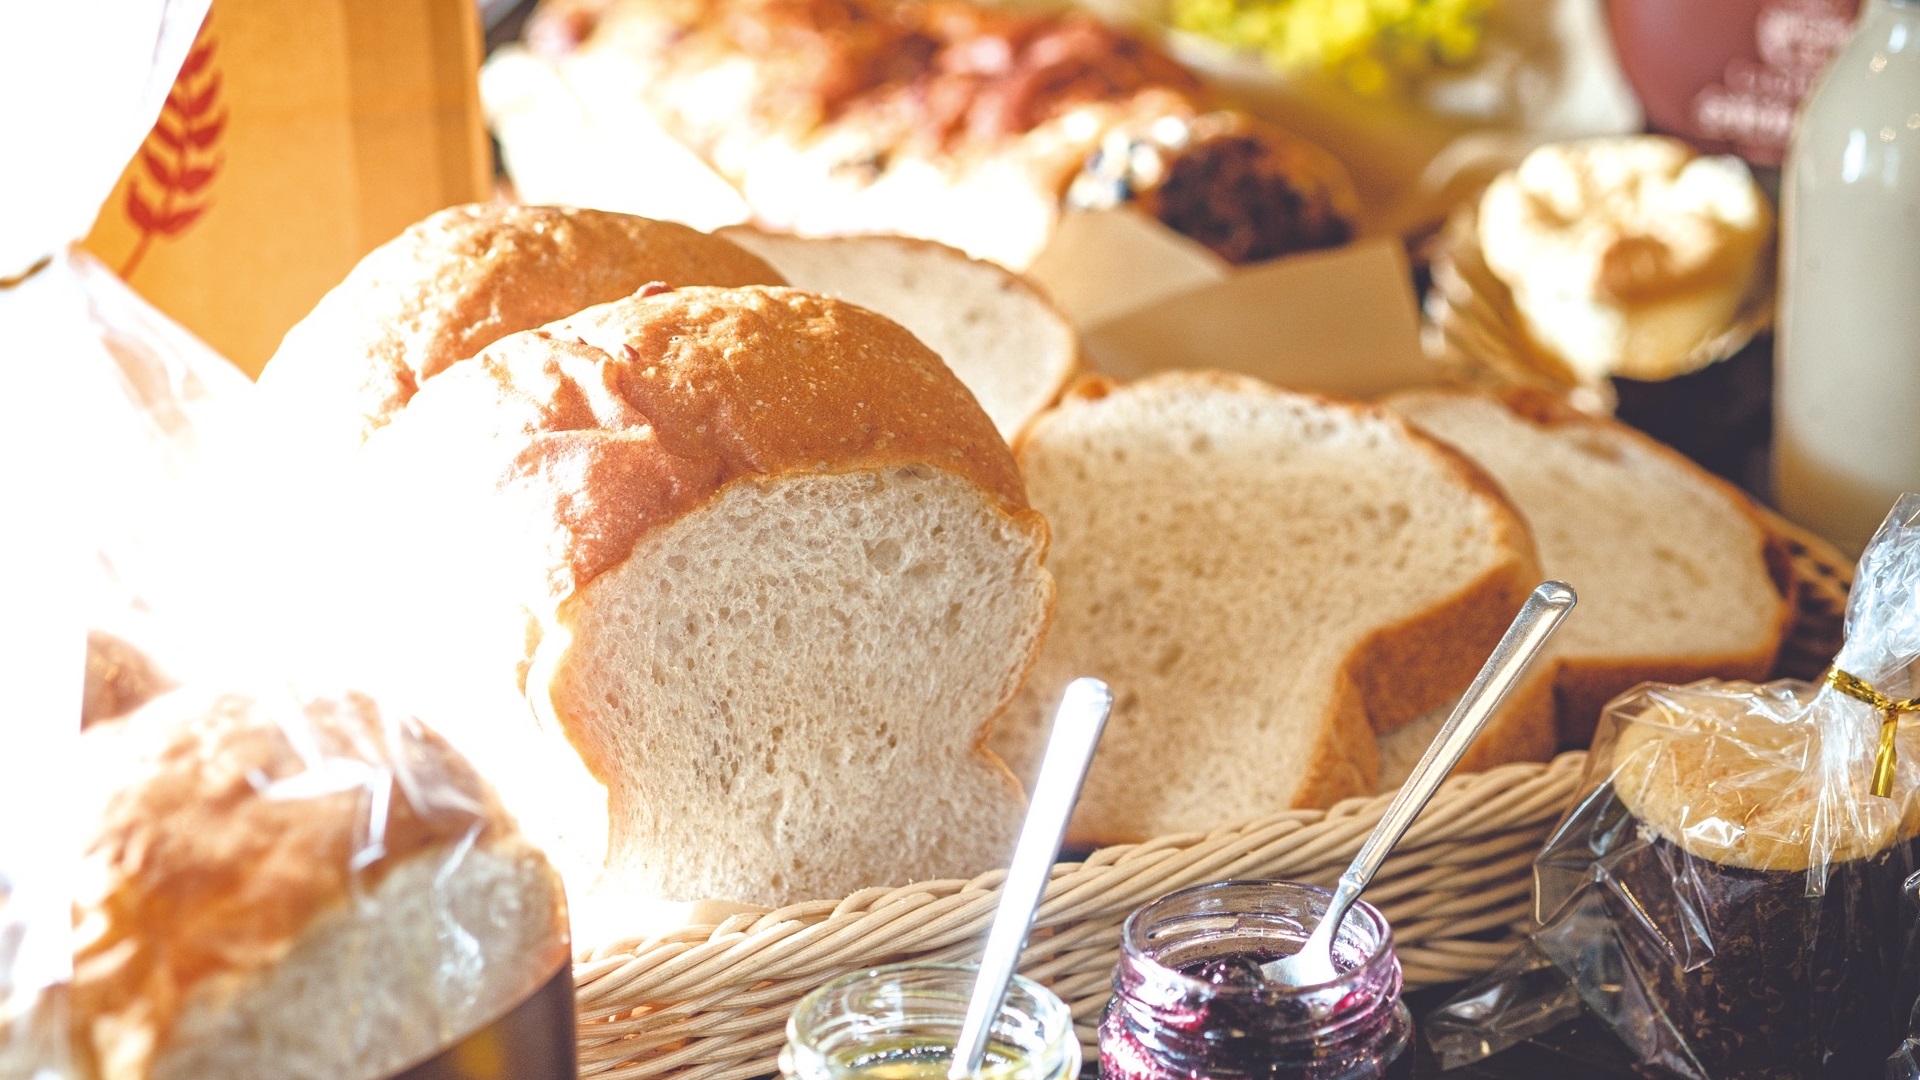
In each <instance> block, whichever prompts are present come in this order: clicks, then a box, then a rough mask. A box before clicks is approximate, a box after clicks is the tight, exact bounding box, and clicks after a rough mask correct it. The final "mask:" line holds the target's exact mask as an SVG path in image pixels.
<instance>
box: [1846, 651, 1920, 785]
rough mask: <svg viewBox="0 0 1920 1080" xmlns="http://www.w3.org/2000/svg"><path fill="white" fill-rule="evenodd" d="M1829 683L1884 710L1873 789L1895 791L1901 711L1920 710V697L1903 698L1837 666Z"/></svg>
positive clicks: (1881, 717)
mask: <svg viewBox="0 0 1920 1080" xmlns="http://www.w3.org/2000/svg"><path fill="white" fill-rule="evenodd" d="M1827 685H1828V686H1831V687H1833V688H1834V689H1835V690H1838V691H1840V692H1841V693H1843V694H1845V695H1847V696H1848V697H1850V698H1852V699H1854V700H1855V701H1864V702H1866V703H1867V704H1869V705H1871V706H1873V707H1874V709H1875V710H1876V711H1878V712H1879V713H1880V749H1879V750H1878V751H1877V752H1875V754H1874V755H1873V785H1872V791H1873V793H1874V794H1875V795H1878V796H1880V797H1881V798H1883V799H1884V798H1888V797H1890V796H1891V795H1892V794H1893V765H1894V760H1895V758H1896V757H1897V754H1896V752H1895V750H1894V744H1893V737H1894V735H1895V733H1896V732H1897V731H1898V730H1899V727H1900V714H1901V713H1910V712H1920V698H1908V699H1907V700H1905V701H1899V700H1896V699H1894V698H1890V697H1888V696H1887V695H1885V694H1883V693H1881V692H1880V691H1878V690H1875V689H1874V688H1873V687H1872V686H1870V685H1868V683H1867V680H1865V679H1863V678H1861V677H1860V676H1858V675H1854V674H1850V673H1848V672H1845V671H1841V670H1840V669H1839V668H1833V669H1831V670H1829V671H1828V672H1827Z"/></svg>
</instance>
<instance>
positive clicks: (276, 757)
mask: <svg viewBox="0 0 1920 1080" xmlns="http://www.w3.org/2000/svg"><path fill="white" fill-rule="evenodd" d="M81 744H82V745H81V753H82V755H83V756H84V759H85V760H86V761H87V763H88V768H87V773H86V778H85V782H84V783H83V784H82V785H81V786H80V789H79V791H78V792H77V798H76V799H75V800H74V822H75V826H76V831H77V833H78V839H79V841H80V845H81V849H82V856H81V860H80V864H79V867H80V872H79V874H78V875H77V886H76V888H75V890H74V898H73V899H74V904H73V935H72V940H73V974H72V982H71V984H70V985H69V986H66V987H64V988H61V989H60V990H58V991H57V992H58V993H60V994H61V995H62V998H63V1000H64V1001H65V1003H66V1004H67V1007H68V1010H69V1016H70V1022H69V1041H68V1046H67V1047H66V1048H65V1054H64V1055H59V1056H66V1057H68V1058H69V1059H70V1062H69V1064H68V1066H67V1071H66V1075H68V1076H71V1077H74V1078H76V1080H161V1078H176V1077H177V1078H183V1080H184V1078H193V1080H219V1078H223V1077H232V1078H242V1077H261V1076H277V1077H288V1078H303V1080H375V1078H381V1077H390V1076H399V1075H402V1071H403V1070H408V1069H411V1068H413V1067H415V1066H418V1065H420V1064H421V1063H423V1062H428V1063H430V1061H431V1059H433V1058H434V1057H435V1055H436V1054H437V1053H440V1052H442V1051H445V1050H446V1049H447V1048H449V1047H451V1046H454V1045H455V1044H456V1043H458V1042H460V1040H461V1039H462V1038H463V1037H465V1036H468V1035H470V1034H471V1033H473V1032H475V1031H478V1030H480V1029H483V1028H486V1027H487V1026H488V1025H490V1024H494V1023H497V1022H504V1023H507V1024H508V1025H510V1026H512V1027H513V1028H514V1029H515V1031H516V1033H517V1036H516V1039H515V1040H514V1042H513V1043H512V1046H511V1060H510V1061H508V1062H506V1063H505V1064H506V1065H507V1067H508V1068H507V1072H505V1073H502V1074H501V1075H514V1076H520V1077H527V1078H530V1080H537V1078H544V1077H553V1078H556V1080H557V1078H559V1077H562V1076H568V1077H570V1076H571V1075H572V1068H573V1064H572V1058H573V1046H572V1032H571V979H570V977H569V975H568V960H569V947H568V935H567V913H566V902H565V899H564V895H563V893H562V890H561V885H560V880H559V877H558V876H557V875H556V874H555V873H554V871H553V870H552V868H551V867H549V866H548V864H547V862H546V859H545V858H544V857H543V856H542V855H541V854H540V852H539V851H538V850H537V849H536V848H534V847H533V846H532V845H531V844H529V843H527V842H526V841H525V840H524V839H522V838H521V836H520V834H519V831H518V830H517V829H516V828H515V826H514V823H513V821H512V819H511V818H509V817H508V816H507V815H506V813H505V812H504V811H503V810H502V809H501V808H500V804H499V802H498V800H497V799H495V798H494V795H493V792H492V791H491V789H489V788H488V787H487V785H486V784H485V782H484V781H482V780H481V779H480V777H479V775H478V774H477V773H475V772H474V771H473V769H472V767H471V766H469V765H468V764H467V763H466V761H465V760H463V759H462V758H460V757H459V755H457V754H456V753H454V751H453V750H452V749H451V748H450V747H449V746H448V745H447V744H446V743H445V742H444V741H443V740H441V739H440V737H439V736H438V735H436V734H434V733H432V732H430V731H428V730H426V729H424V728H422V727H421V726H420V725H418V724H416V723H414V722H412V721H410V720H404V719H402V718H399V717H396V716H394V715H392V714H391V713H383V712H382V711H381V710H380V708H379V707H378V706H377V705H376V704H375V703H374V702H373V701H372V700H371V699H369V698H367V697H365V696H364V695H361V694H357V693H339V694H308V693H301V692H295V691H292V690H288V689H284V688H277V687H276V688H273V689H269V690H266V691H262V692H250V691H249V692H239V691H228V690H212V691H210V690H202V689H199V688H196V687H188V688H185V689H181V690H177V691H174V692H173V693H171V694H168V695H165V696H163V697H160V698H158V699H156V700H154V701H153V702H152V703H150V704H148V705H147V706H145V707H144V708H142V709H139V710H137V711H135V712H133V713H131V714H129V715H128V716H126V717H123V718H120V719H116V720H107V721H103V722H100V723H97V724H94V725H92V726H90V727H89V728H88V729H87V730H86V732H85V733H84V734H83V735H82V736H81ZM7 974H8V973H7V972H6V971H5V970H4V969H0V990H4V989H5V988H6V985H7V984H6V980H5V978H4V976H6V975H7ZM4 1004H6V1002H5V995H4V994H0V1005H4ZM556 1006H557V1007H558V1009H559V1010H560V1012H561V1013H564V1014H565V1015H564V1019H563V1020H561V1022H559V1023H544V1024H543V1023H541V1022H540V1021H539V1020H538V1019H537V1017H540V1016H547V1018H548V1019H553V1017H552V1016H551V1015H549V1014H553V1013H554V1010H555V1008H556ZM525 1014H532V1016H533V1017H535V1019H531V1020H530V1019H529V1016H528V1015H525ZM509 1017H512V1018H511V1019H504V1020H503V1018H509ZM9 1036H10V1032H9V1031H8V1023H7V1016H6V1015H5V1013H4V1012H0V1076H5V1077H14V1076H39V1075H45V1074H43V1073H41V1072H38V1071H37V1070H39V1069H43V1068H50V1067H52V1065H53V1062H52V1061H51V1060H49V1059H50V1058H52V1057H54V1056H56V1055H54V1054H53V1053H51V1052H50V1049H51V1048H49V1047H46V1046H42V1047H39V1048H37V1049H35V1048H32V1047H31V1046H29V1045H28V1044H25V1043H23V1042H21V1041H18V1040H14V1039H12V1038H10V1037H9ZM543 1036H544V1037H543ZM496 1043H497V1044H498V1045H496V1046H495V1048H494V1050H493V1051H492V1052H494V1053H496V1054H498V1053H499V1052H500V1050H499V1046H500V1045H506V1043H505V1042H504V1041H502V1040H496ZM29 1054H31V1055H32V1056H31V1057H28V1058H27V1060H22V1058H23V1057H27V1055H29ZM36 1059H37V1060H36ZM407 1075H412V1074H410V1073H409V1074H407ZM421 1075H441V1074H437V1073H422V1074H421ZM454 1075H464V1074H462V1073H459V1072H458V1071H457V1070H456V1071H455V1073H454Z"/></svg>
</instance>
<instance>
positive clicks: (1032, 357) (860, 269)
mask: <svg viewBox="0 0 1920 1080" xmlns="http://www.w3.org/2000/svg"><path fill="white" fill-rule="evenodd" d="M720 235H721V236H724V237H725V238H726V239H728V240H731V241H733V242H734V243H736V244H739V245H740V246H741V247H743V248H746V249H747V250H748V251H751V252H753V253H754V254H756V255H758V256H760V257H761V258H763V259H765V260H767V262H769V263H771V264H772V265H773V267H774V268H775V269H776V270H778V271H779V272H780V274H781V275H782V276H784V277H785V278H786V279H787V282H788V283H789V284H791V285H793V286H794V287H796V288H801V289H806V290H808V291H809V292H817V293H822V294H824V295H827V296H833V297H838V298H839V299H842V300H848V301H852V302H853V303H856V304H859V305H860V306H861V307H864V308H866V309H868V310H869V311H877V312H879V313H880V314H882V315H885V316H886V317H887V318H889V319H892V320H893V321H895V322H897V323H899V324H900V325H902V326H904V327H906V328H907V329H909V330H911V331H913V333H914V336H915V337H918V338H919V339H920V340H921V341H924V342H926V343H927V345H928V346H929V347H931V348H932V349H933V351H934V352H936V353H939V354H940V358H941V359H943V360H945V361H946V362H947V366H948V367H950V368H952V369H953V373H954V374H955V375H958V376H959V377H960V381H961V382H963V383H966V384H967V389H969V390H971V391H973V396H974V397H976V398H978V399H979V401H980V407H981V408H983V409H985V410H987V415H988V416H990V417H992V418H993V422H994V425H995V426H996V427H998V428H999V429H1000V433H1001V434H1002V435H1005V436H1006V437H1007V438H1008V439H1012V438H1013V437H1014V436H1015V435H1016V434H1018V433H1019V431H1020V429H1021V428H1023V427H1025V426H1026V424H1027V421H1029V420H1031V419H1033V417H1034V414H1036V413H1038V412H1039V411H1040V410H1041V409H1044V408H1046V407H1047V406H1048V405H1051V404H1053V402H1054V401H1055V400H1056V399H1058V398H1059V396H1060V392H1061V391H1062V390H1063V389H1065V388H1066V385H1067V383H1068V382H1069V381H1070V380H1071V379H1072V378H1073V376H1074V375H1075V374H1076V372H1077V371H1078V370H1079V366H1080V353H1079V350H1080V346H1079V339H1078V337H1077V336H1076V335H1075V333H1074V330H1073V324H1072V323H1070V322H1068V321H1067V317H1066V316H1065V315H1063V314H1061V313H1060V311H1059V309H1057V308H1055V307H1054V306H1053V304H1052V302H1051V301H1049V300H1048V299H1047V298H1046V297H1045V296H1043V295H1042V294H1041V293H1040V291H1039V290H1038V289H1036V288H1034V287H1033V286H1032V285H1029V284H1028V283H1027V282H1026V281H1025V280H1024V279H1022V278H1020V277H1019V276H1017V275H1015V274H1012V273H1009V272H1008V271H1007V270H1005V269H1002V268H1001V267H999V266H996V265H994V264H993V263H989V262H982V261H981V260H979V259H972V258H968V257H967V255H966V253H965V252H963V251H960V250H959V249H957V248H950V247H947V246H946V245H944V244H936V243H934V242H933V241H931V240H913V239H909V238H907V237H902V236H841V237H829V238H821V239H814V238H807V237H799V236H791V235H785V234H775V233H765V232H760V231H759V230H756V229H751V228H732V229H725V230H722V231H721V233H720Z"/></svg>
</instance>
